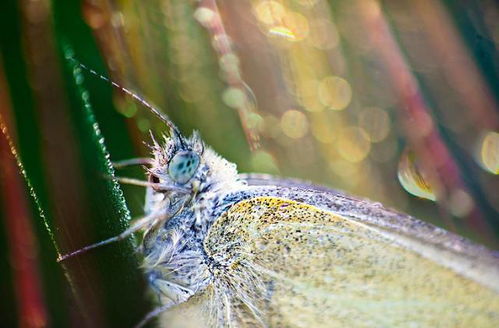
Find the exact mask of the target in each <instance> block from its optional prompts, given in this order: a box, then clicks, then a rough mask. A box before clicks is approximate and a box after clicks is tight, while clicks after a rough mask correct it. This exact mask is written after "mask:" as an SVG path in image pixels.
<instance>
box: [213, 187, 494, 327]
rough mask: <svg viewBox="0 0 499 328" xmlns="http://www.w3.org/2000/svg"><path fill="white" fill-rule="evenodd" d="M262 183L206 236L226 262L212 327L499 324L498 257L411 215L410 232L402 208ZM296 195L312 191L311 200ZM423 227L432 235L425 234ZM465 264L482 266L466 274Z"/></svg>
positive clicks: (218, 283) (219, 277)
mask: <svg viewBox="0 0 499 328" xmlns="http://www.w3.org/2000/svg"><path fill="white" fill-rule="evenodd" d="M258 190H259V191H260V192H261V193H265V194H267V195H264V196H257V197H252V198H249V199H246V200H242V201H240V202H238V203H236V204H235V205H234V206H232V207H231V208H230V209H229V210H228V211H227V212H225V213H224V214H223V215H222V216H221V217H220V218H219V219H217V221H216V222H215V223H214V225H213V226H212V227H211V229H210V231H209V234H208V236H207V238H206V239H205V249H206V252H207V255H208V256H209V257H210V258H212V259H213V260H214V261H215V262H216V263H218V264H219V268H218V271H217V272H216V279H215V281H216V283H215V285H214V286H213V290H212V292H211V295H212V304H214V306H215V307H216V309H215V310H213V311H212V312H213V313H217V314H216V317H217V319H216V320H218V321H217V324H216V325H215V326H222V325H224V326H235V327H252V326H266V325H268V326H271V327H351V326H355V327H360V326H366V327H379V326H383V327H384V326H401V325H403V326H409V325H415V326H432V327H438V326H446V327H449V326H452V327H459V326H474V327H494V326H497V324H498V323H499V321H498V320H499V297H498V294H497V289H496V290H494V288H496V287H497V284H498V283H497V279H498V275H494V274H496V273H497V272H498V271H497V259H495V258H494V257H493V256H492V255H490V254H489V253H487V251H486V250H484V249H482V248H480V247H477V246H474V245H472V244H470V243H468V242H466V241H464V240H462V239H460V238H459V237H457V236H454V235H452V234H449V233H447V232H445V231H443V230H441V229H438V228H435V227H432V226H429V225H426V224H423V223H421V222H419V221H417V220H415V219H412V218H408V217H405V216H404V217H402V221H404V220H406V221H407V220H409V221H411V220H412V224H413V229H415V230H422V231H419V232H418V233H413V234H412V235H411V231H410V230H409V228H408V226H407V224H408V223H407V222H405V223H403V224H400V223H399V225H398V226H397V225H395V226H394V223H393V222H391V221H393V220H394V216H397V215H398V214H396V213H393V212H390V211H387V210H385V209H383V208H381V207H380V206H378V205H375V204H374V205H373V204H372V203H368V202H366V203H367V204H368V205H366V204H364V203H363V201H360V200H355V199H351V198H347V199H348V201H347V200H345V199H343V200H342V201H343V202H347V203H348V206H346V205H345V204H342V205H341V206H339V207H335V208H333V207H332V206H330V207H331V208H330V209H325V208H321V206H322V207H326V206H325V204H326V202H325V201H324V200H323V201H322V202H321V201H318V199H315V204H314V205H312V204H311V203H313V201H312V199H313V197H316V196H318V194H322V195H323V194H324V190H320V191H315V192H314V191H313V190H308V191H307V190H303V189H296V188H295V187H290V188H284V189H283V187H282V186H281V188H279V187H278V188H274V187H273V188H270V189H264V188H263V189H262V188H258ZM262 190H264V191H262ZM298 191H299V192H298ZM286 193H288V194H287V196H286V197H285V198H284V197H283V195H284V194H286ZM272 194H275V195H276V196H279V197H276V196H273V195H272ZM292 194H293V195H294V194H296V197H295V198H299V197H301V198H307V197H309V198H308V200H307V203H305V202H299V201H296V200H291V198H292V196H291V195H292ZM307 194H308V196H307ZM310 194H312V195H310ZM332 196H334V197H340V198H341V197H343V196H342V195H341V194H336V193H334V192H333V194H332ZM310 197H311V198H310ZM337 200H338V199H337ZM355 204H356V206H357V207H358V208H354V209H353V208H352V206H353V207H355ZM345 206H346V207H345ZM365 206H368V207H370V208H369V210H368V211H367V210H366V209H364V207H365ZM338 208H342V209H341V210H338ZM345 213H348V214H345ZM369 214H370V215H371V219H370V220H367V219H366V218H365V217H364V218H361V219H359V218H360V217H363V216H366V217H367V216H369ZM384 215H385V216H386V217H384ZM385 221H386V222H385ZM380 222H381V223H380ZM435 229H436V230H435ZM425 231H426V232H430V236H431V237H430V238H428V240H420V239H418V237H417V235H419V234H421V233H422V232H425ZM415 236H416V237H415ZM416 241H419V243H417V242H416ZM427 241H428V243H426V242H427ZM438 256H443V257H445V258H442V259H439V258H438ZM460 261H461V262H460ZM467 270H474V271H475V273H474V274H472V275H471V277H470V276H469V275H468V276H466V275H464V274H463V273H466V271H467ZM480 274H481V277H482V278H481V279H474V278H473V277H474V276H479V275H480ZM483 277H487V279H488V280H489V281H488V283H486V284H484V283H483V282H484V281H485V280H486V279H484V278H483ZM477 280H482V281H477Z"/></svg>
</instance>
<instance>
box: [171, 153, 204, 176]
mask: <svg viewBox="0 0 499 328" xmlns="http://www.w3.org/2000/svg"><path fill="white" fill-rule="evenodd" d="M198 166H199V156H198V155H197V154H196V153H194V152H192V151H184V152H179V153H177V154H175V156H173V158H172V159H171V160H170V163H169V164H168V174H169V175H170V177H171V178H172V179H173V180H174V181H175V182H178V183H186V182H187V181H189V180H190V179H191V178H192V177H193V176H194V173H195V172H196V169H197V168H198Z"/></svg>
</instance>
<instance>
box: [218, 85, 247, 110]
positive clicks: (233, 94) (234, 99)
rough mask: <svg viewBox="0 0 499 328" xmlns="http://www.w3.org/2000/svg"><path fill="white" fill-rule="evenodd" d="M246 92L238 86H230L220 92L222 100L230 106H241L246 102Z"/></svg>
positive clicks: (236, 107)
mask: <svg viewBox="0 0 499 328" xmlns="http://www.w3.org/2000/svg"><path fill="white" fill-rule="evenodd" d="M246 99H247V98H246V93H245V92H244V91H243V90H241V89H240V88H236V87H230V88H227V89H225V91H224V93H223V94H222V100H223V102H224V103H225V104H226V105H227V106H229V107H231V108H235V109H238V108H243V106H244V105H245V103H246Z"/></svg>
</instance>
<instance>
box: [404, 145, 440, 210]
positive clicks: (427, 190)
mask: <svg viewBox="0 0 499 328" xmlns="http://www.w3.org/2000/svg"><path fill="white" fill-rule="evenodd" d="M397 176H398V179H399V182H400V184H401V185H402V187H403V188H404V189H405V190H406V191H407V192H408V193H410V194H412V195H414V196H418V197H421V198H426V199H429V200H433V201H435V200H436V197H435V194H434V192H433V189H432V187H431V186H430V183H429V181H428V178H427V177H426V176H425V173H424V172H423V171H422V170H421V166H420V164H419V163H418V161H417V158H416V155H415V154H414V153H413V152H412V151H410V150H405V151H404V153H403V154H402V157H401V158H400V161H399V166H398V173H397Z"/></svg>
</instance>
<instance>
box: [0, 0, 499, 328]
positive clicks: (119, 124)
mask: <svg viewBox="0 0 499 328" xmlns="http://www.w3.org/2000/svg"><path fill="white" fill-rule="evenodd" d="M0 26H1V28H0V36H1V40H0V45H1V54H0V128H1V130H2V134H0V162H1V164H0V166H1V170H0V222H1V223H2V224H0V251H1V253H0V261H1V268H0V291H1V292H0V326H2V327H13V326H14V327H15V326H19V327H45V326H60V327H65V326H71V327H80V326H81V327H88V326H92V327H107V326H116V327H122V326H124V325H126V326H131V325H133V323H136V322H138V321H139V320H140V318H141V317H142V315H143V314H144V313H146V312H147V310H148V309H149V308H150V304H149V298H148V297H147V291H146V290H145V288H144V285H145V284H144V282H143V280H142V276H141V274H140V271H139V269H138V268H137V266H138V265H137V259H136V256H135V254H134V252H133V246H134V240H129V241H126V242H122V243H119V245H112V246H109V247H103V248H102V249H99V250H96V251H94V252H91V253H88V254H85V255H82V256H80V257H78V258H75V259H71V260H70V261H68V262H67V263H64V265H62V266H61V265H60V264H58V263H56V261H55V259H56V258H57V256H58V255H59V254H60V253H66V252H68V251H71V250H75V249H78V248H80V247H82V246H84V245H87V244H89V243H92V242H95V241H98V240H102V239H104V238H106V237H110V236H113V235H116V234H117V233H119V232H120V231H123V230H124V229H125V227H126V224H127V222H128V220H130V218H136V217H139V216H140V215H141V208H142V206H143V197H144V192H143V190H141V188H138V187H133V186H124V187H123V188H121V189H120V188H119V187H118V186H117V185H116V183H113V182H112V181H110V180H108V179H105V178H104V177H103V176H105V175H112V174H113V169H112V168H111V167H110V162H109V160H111V161H117V160H123V159H128V158H133V157H141V156H148V147H147V143H148V142H150V136H149V131H152V133H153V134H154V135H156V136H159V135H161V134H162V133H163V132H164V131H165V126H164V125H163V124H162V123H161V122H160V121H159V120H157V119H156V118H155V117H154V116H153V115H151V113H149V112H148V110H147V109H146V108H145V107H144V106H143V105H141V104H140V103H137V102H136V101H134V100H133V99H132V97H130V96H127V95H126V94H124V93H123V92H120V91H119V90H117V89H113V88H112V87H111V86H110V84H109V83H107V82H106V81H103V80H102V79H100V78H98V77H97V76H95V75H92V74H90V73H89V72H88V71H86V70H82V69H81V68H79V67H78V66H77V65H75V63H74V62H73V61H71V60H68V59H67V58H71V57H72V58H76V59H77V60H78V61H80V62H81V63H83V64H84V65H85V66H87V67H89V68H91V69H94V70H95V71H97V72H99V73H101V74H103V75H104V76H106V77H109V78H110V79H112V80H113V81H115V82H117V83H119V84H120V85H122V86H123V87H126V88H128V89H130V90H132V91H133V92H135V93H136V94H138V95H140V96H141V97H143V98H144V99H146V100H147V101H148V102H150V103H152V104H154V106H156V107H157V108H159V109H161V110H162V111H163V112H165V113H167V114H168V115H169V116H170V117H171V118H172V120H173V121H174V122H175V123H176V124H177V125H178V126H179V127H180V129H181V130H182V131H183V132H184V133H185V134H188V135H189V134H190V133H191V132H192V130H194V129H196V130H199V131H200V132H201V135H202V136H203V138H204V140H205V141H206V143H207V144H209V145H211V146H212V147H213V148H214V149H215V150H216V151H217V152H218V153H219V154H221V155H222V156H224V157H225V158H227V159H228V160H230V161H232V162H235V163H237V165H238V168H239V170H240V171H241V172H263V173H271V174H274V175H279V176H286V177H296V178H302V179H306V180H310V181H312V182H315V183H318V184H322V185H326V186H330V187H332V188H335V189H341V190H344V191H346V192H348V193H351V194H354V195H357V196H360V197H366V198H369V199H372V200H374V201H379V202H381V203H383V204H384V205H385V206H388V207H391V208H394V209H396V210H398V211H402V212H405V213H408V214H411V215H413V216H416V217H418V218H419V219H422V220H426V221H429V222H431V223H433V224H436V225H438V226H441V227H444V228H445V229H447V230H451V231H454V232H456V233H459V234H461V235H465V236H466V237H468V238H470V239H472V240H474V241H476V242H479V243H482V244H485V245H487V246H488V247H491V248H493V249H497V248H498V245H499V214H498V210H499V192H498V190H499V180H498V178H497V174H498V173H499V112H498V101H499V56H498V46H499V5H498V4H497V3H496V2H495V1H493V0H482V1H447V0H437V1H436V0H418V1H410V0H396V1H395V0H394V1H375V0H349V1H346V0H275V1H269V0H218V1H215V0H198V1H195V0H191V1H187V0H185V1H176V0H148V1H138V0H137V1H131V0H130V1H118V0H115V1H111V0H85V1H63V0H53V1H49V0H18V1H16V0H2V3H1V4H0ZM20 164H22V167H21V168H20ZM142 171H143V170H142V169H141V168H140V167H135V168H127V169H122V170H118V171H117V172H116V175H118V176H129V177H135V178H141V179H142V178H143V174H142ZM30 194H31V195H33V196H35V197H31V196H30ZM68 281H69V283H68Z"/></svg>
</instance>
